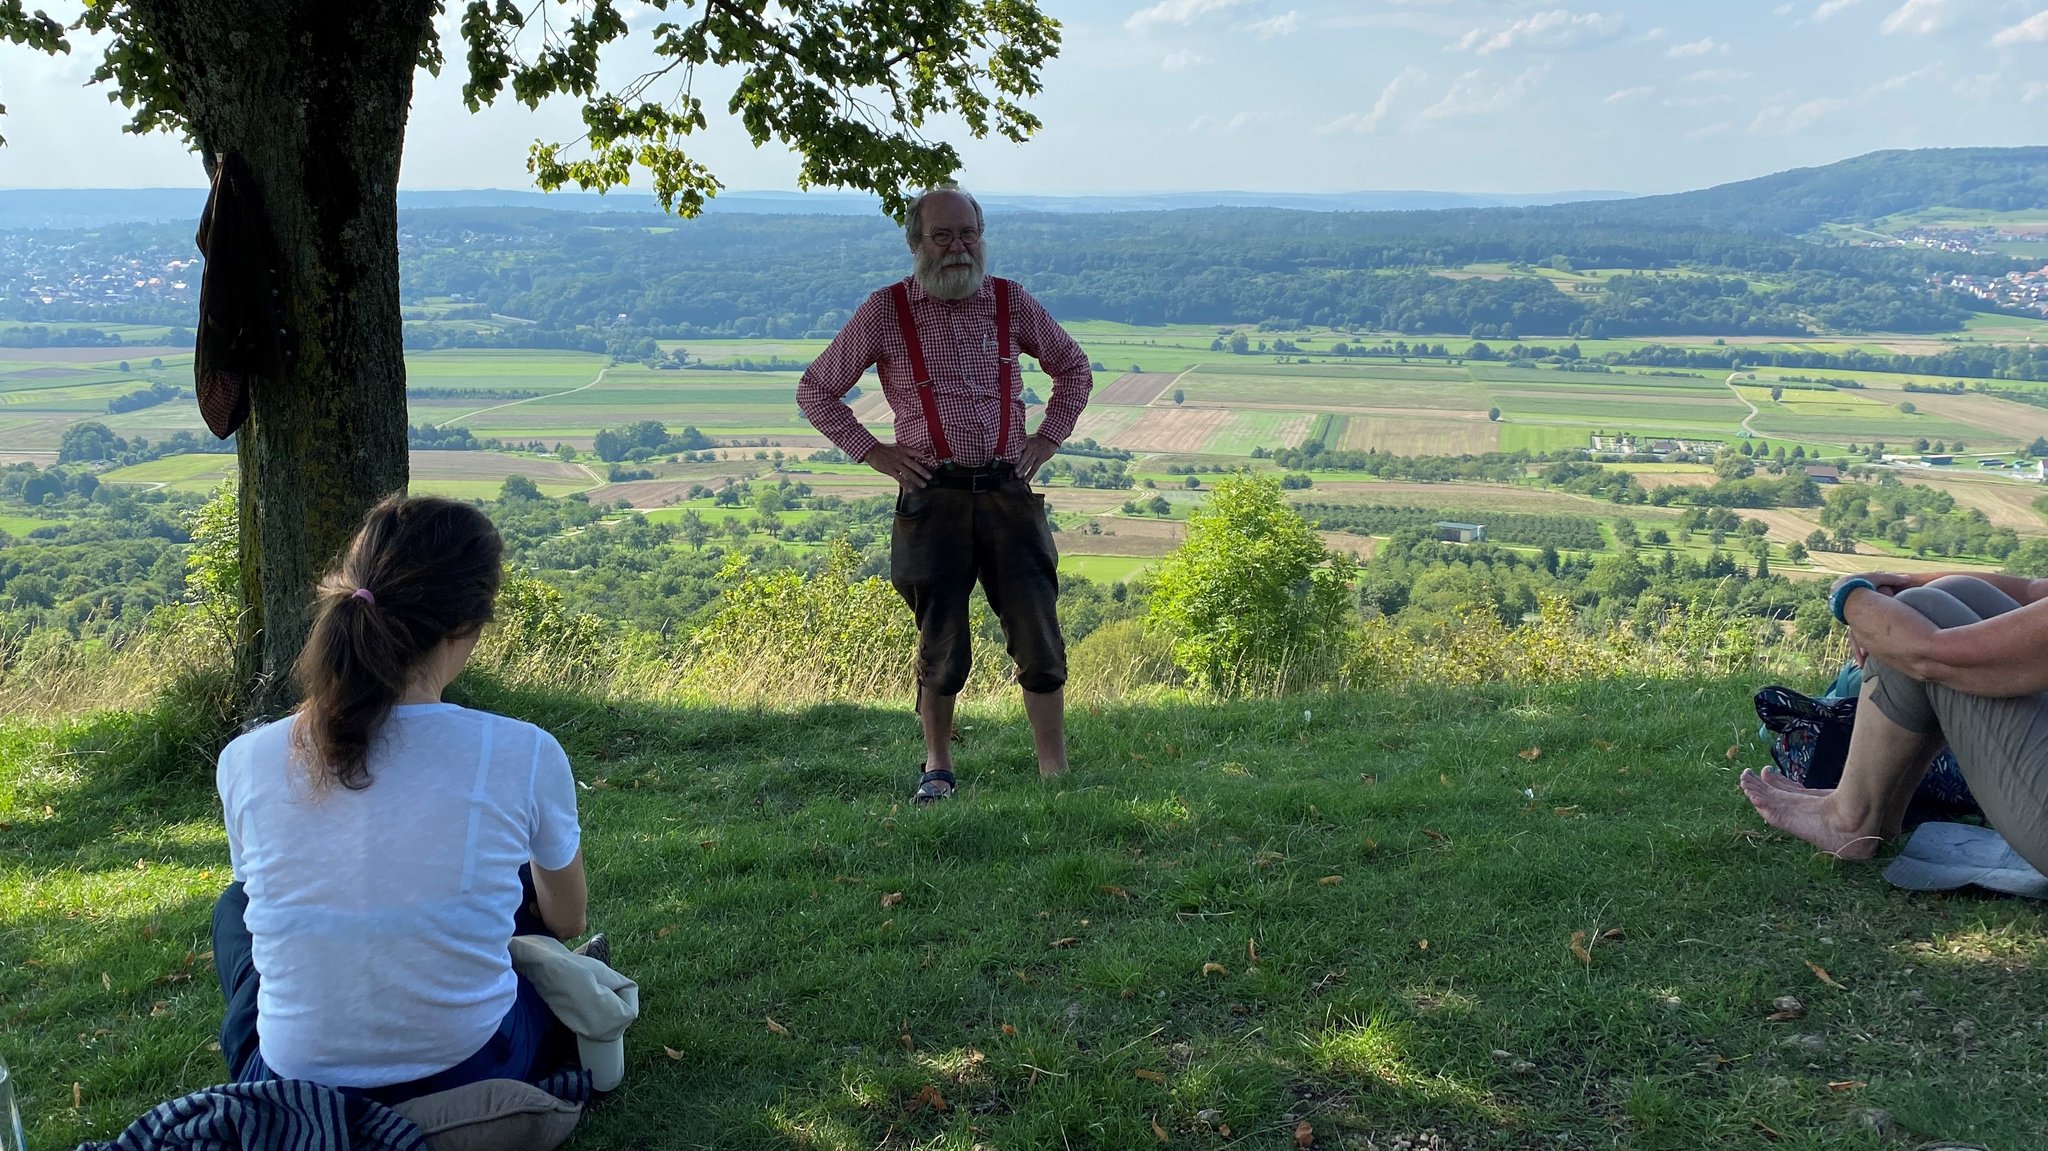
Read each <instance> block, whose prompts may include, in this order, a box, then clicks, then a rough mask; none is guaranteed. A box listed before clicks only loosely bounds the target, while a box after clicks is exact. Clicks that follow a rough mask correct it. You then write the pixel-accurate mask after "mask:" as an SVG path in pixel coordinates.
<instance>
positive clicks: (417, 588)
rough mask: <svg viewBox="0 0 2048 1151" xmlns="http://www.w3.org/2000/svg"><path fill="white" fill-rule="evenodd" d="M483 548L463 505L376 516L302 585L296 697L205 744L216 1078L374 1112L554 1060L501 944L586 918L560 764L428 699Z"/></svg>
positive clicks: (455, 663) (481, 590) (509, 734)
mask: <svg viewBox="0 0 2048 1151" xmlns="http://www.w3.org/2000/svg"><path fill="white" fill-rule="evenodd" d="M502 554H503V545H502V544H501V542H500V541H499V538H498V532H497V529H496V528H495V527H493V526H492V525H491V521H490V520H489V519H487V518H486V517H485V516H484V514H483V513H482V512H480V511H478V510H476V509H475V508H473V507H470V506H468V505H466V504H460V503H456V502H454V501H452V500H444V499H431V498H418V499H412V498H404V497H397V496H394V497H392V498H390V499H387V500H385V501H384V502H383V503H381V504H379V505H377V507H376V508H374V509H372V510H371V512H370V514H369V516H368V518H367V519H366V520H365V521H364V523H363V526H362V528H361V530H360V531H358V532H357V533H356V537H355V540H354V541H353V542H352V543H351V544H350V545H349V548H348V552H347V555H346V556H345V557H344V558H343V559H342V561H341V565H340V568H339V569H338V570H337V571H335V572H333V573H332V574H330V575H329V576H327V578H326V579H324V580H322V581H321V584H320V589H319V605H318V608H317V615H316V616H315V618H314V621H313V628H312V633H311V635H310V636H309V637H308V639H307V642H306V647H305V650H304V653H303V654H302V655H301V656H300V657H299V661H298V664H297V666H296V667H295V668H294V669H293V670H294V675H295V677H296V680H297V683H298V685H299V689H300V691H301V693H302V694H303V697H304V700H305V702H304V704H303V705H302V706H301V707H300V708H299V709H298V711H297V712H296V713H294V714H293V715H291V716H289V717H287V718H285V719H282V720H278V721H276V722H274V723H270V724H267V725H265V726H263V727H260V728H257V729H256V730H254V731H251V732H249V733H247V734H245V735H243V736H241V737H240V738H238V739H236V740H235V741H234V742H232V743H230V744H228V746H227V747H226V749H225V750H223V751H222V752H221V756H220V766H219V773H218V786H219V789H220V797H221V806H222V808H223V809H224V813H225V817H226V822H227V833H228V852H229V856H230V858H231V860H232V862H233V865H234V875H235V882H234V883H232V884H230V885H229V886H228V889H227V891H226V893H225V894H223V895H222V896H221V899H220V902H219V904H218V905H217V906H216V908H215V910H214V923H213V939H214V963H215V968H216V970H217V971H218V972H219V975H220V981H221V991H222V994H223V995H224V997H225V998H226V1000H227V1010H226V1015H225V1018H224V1019H223V1020H222V1023H221V1032H220V1044H221V1054H222V1055H223V1056H224V1057H225V1058H226V1059H227V1062H228V1070H229V1072H230V1074H231V1075H232V1076H233V1077H234V1079H235V1080H236V1081H238V1082H247V1081H251V1080H259V1079H310V1080H313V1081H315V1082H318V1083H321V1084H325V1085H327V1086H330V1087H337V1088H342V1089H346V1090H349V1091H351V1092H352V1093H358V1094H361V1095H363V1096H366V1097H368V1098H371V1099H374V1100H376V1101H378V1102H381V1103H387V1104H393V1103H400V1102H403V1101H405V1100H406V1099H410V1098H413V1097H415V1096H419V1095H425V1094H429V1093H431V1092H435V1091H441V1090H445V1089H447V1088H450V1087H459V1086H461V1085H463V1084H465V1083H471V1082H475V1081H477V1080H482V1079H496V1078H510V1079H523V1080H529V1081H531V1080H533V1079H536V1078H539V1077H541V1076H545V1075H547V1074H549V1073H551V1072H552V1071H554V1070H555V1069H556V1068H557V1067H558V1066H560V1065H561V1063H562V1062H563V1061H564V1058H565V1056H567V1055H568V1053H569V1052H570V1051H573V1044H570V1045H568V1046H567V1047H565V1046H564V1044H567V1043H568V1036H567V1033H566V1030H565V1029H563V1028H562V1026H561V1024H560V1023H559V1022H557V1021H556V1020H555V1018H554V1016H553V1014H552V1013H551V1012H549V1010H548V1007H547V1004H546V1003H544V1002H542V1000H541V998H540V996H539V995H538V994H537V993H535V991H534V989H533V987H532V985H531V984H529V983H527V982H526V981H525V980H524V979H521V978H519V977H518V976H517V975H516V974H515V973H514V971H513V970H512V965H511V960H510V957H509V954H508V944H509V942H510V940H511V938H512V936H513V935H514V934H540V933H546V934H550V935H553V936H555V937H557V938H567V937H569V936H573V935H578V934H581V933H582V931H583V926H584V922H583V921H584V912H585V898H586V896H585V890H584V878H583V853H582V850H581V845H580V838H581V834H580V830H579V828H578V826H577V822H576V783H575V780H574V779H573V778H572V777H571V775H570V772H569V761H568V759H567V757H565V756H564V755H563V753H562V748H561V745H560V744H558V743H556V742H555V739H554V737H553V736H550V735H549V734H548V733H547V732H545V731H542V730H541V729H539V728H537V727H535V726H533V725H532V724H529V723H522V722H520V721H519V720H515V719H508V718H506V717H504V716H500V715H493V714H491V713H490V712H484V711H472V710H470V709H467V708H463V707H458V706H456V705H454V704H450V703H443V702H441V691H442V689H443V688H445V687H447V686H448V684H449V682H450V681H452V680H454V678H455V677H456V674H457V673H459V672H460V671H461V670H462V667H463V664H464V663H465V662H467V661H468V659H469V655H470V652H471V651H472V650H473V649H474V648H475V647H476V641H477V635H478V633H479V632H480V631H481V630H482V628H483V626H484V624H485V623H486V622H488V621H489V620H490V618H491V608H492V602H493V600H494V599H495V598H496V597H497V593H498V582H499V578H500V574H501V571H502V568H501V564H502ZM529 865H530V870H529ZM259 973H260V977H259Z"/></svg>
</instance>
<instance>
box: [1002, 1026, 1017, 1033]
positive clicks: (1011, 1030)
mask: <svg viewBox="0 0 2048 1151" xmlns="http://www.w3.org/2000/svg"><path fill="white" fill-rule="evenodd" d="M1016 1033H1017V1029H1016V1028H1015V1027H1012V1026H1010V1025H1009V1024H1007V1023H1005V1024H1003V1034H1005V1035H1015V1034H1016Z"/></svg>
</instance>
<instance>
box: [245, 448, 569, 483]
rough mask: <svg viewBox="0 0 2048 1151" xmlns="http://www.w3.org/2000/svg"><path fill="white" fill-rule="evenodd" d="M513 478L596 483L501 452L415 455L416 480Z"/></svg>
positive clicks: (557, 465) (558, 466)
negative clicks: (514, 476) (517, 476)
mask: <svg viewBox="0 0 2048 1151" xmlns="http://www.w3.org/2000/svg"><path fill="white" fill-rule="evenodd" d="M230 458H232V457H230ZM511 475H521V476H525V477H526V478H528V479H530V480H533V481H534V482H535V483H540V482H542V481H548V480H551V481H554V482H556V483H570V484H588V483H591V482H592V480H591V476H590V472H589V471H587V470H586V469H584V468H582V467H580V466H578V465H576V464H565V463H563V462H562V461H560V460H541V459H534V458H533V457H531V456H508V455H505V454H503V453H501V452H413V453H412V477H413V478H414V479H416V480H503V479H504V478H505V477H506V476H511Z"/></svg>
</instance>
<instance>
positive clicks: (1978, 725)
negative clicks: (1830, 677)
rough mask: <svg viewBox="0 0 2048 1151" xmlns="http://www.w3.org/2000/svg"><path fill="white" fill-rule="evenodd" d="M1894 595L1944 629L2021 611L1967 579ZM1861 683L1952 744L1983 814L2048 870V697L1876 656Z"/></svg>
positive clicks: (1898, 715) (1911, 726)
mask: <svg viewBox="0 0 2048 1151" xmlns="http://www.w3.org/2000/svg"><path fill="white" fill-rule="evenodd" d="M1897 598H1898V601H1899V602H1900V603H1903V604H1906V605H1908V606H1910V607H1912V608H1913V609H1914V610H1915V611H1917V612H1919V613H1920V614H1921V615H1924V616H1926V617H1927V618H1928V619H1929V620H1932V621H1933V622H1934V625H1935V626H1936V627H1939V628H1952V627H1964V626H1966V625H1968V624H1973V623H1981V622H1983V621H1984V620H1987V619H1990V618H1992V617H1993V616H1998V615H2003V614H2005V613H2006V612H2009V611H2013V610H2015V609H2016V608H2018V607H2019V606H2020V605H2019V604H2018V603H2017V602H2016V601H2015V600H2014V599H2013V598H2012V597H2011V596H2009V595H2006V594H2005V593H2004V592H2002V591H2000V590H1998V589H1997V588H1995V587H1993V586H1991V585H1990V584H1988V583H1985V582H1984V581H1983V580H1980V579H1976V578H1973V577H1970V576H1944V577H1942V578H1941V579H1938V580H1935V581H1934V582H1933V583H1931V584H1928V585H1926V586H1925V587H1916V588H1907V589H1906V590H1905V591H1902V592H1900V593H1899V594H1898V597H1897ZM1863 678H1864V679H1865V680H1866V681H1872V687H1871V690H1870V702H1871V703H1873V704H1875V705H1876V706H1877V709H1878V710H1879V711H1882V712H1883V713H1884V714H1885V715H1886V717H1888V718H1889V719H1890V720H1891V721H1892V722H1893V723H1896V724H1898V725H1899V726H1900V727H1903V728H1905V729H1906V730H1907V731H1912V732H1918V733H1920V734H1922V735H1935V734H1939V735H1941V736H1942V737H1943V738H1945V739H1947V740H1948V744H1949V747H1950V748H1952V749H1953V750H1954V751H1955V753H1956V764H1957V766H1959V767H1961V768H1962V769H1963V779H1964V780H1966V781H1968V783H1969V785H1970V794H1972V795H1974V796H1976V797H1977V802H1978V804H1979V805H1981V806H1982V807H1983V808H1984V817H1985V818H1986V819H1987V820H1989V821H1990V823H1991V825H1992V826H1993V827H1995V828H1997V829H1998V832H1999V834H2000V835H2003V836H2004V837H2005V840H2006V842H2007V843H2010V844H2012V847H2013V850H2014V851H2017V852H2019V854H2020V856H2021V858H2023V859H2025V860H2026V861H2027V862H2028V863H2031V864H2033V865H2034V866H2035V867H2036V868H2037V869H2039V870H2042V871H2044V872H2048V692H2036V693H2034V694H2032V695H2018V696H2010V697H2005V698H1992V697H1989V696H1981V695H1970V694H1969V693H1967V692H1962V691H1957V690H1956V689H1955V688H1952V687H1945V686H1943V685H1941V684H1938V683H1929V682H1927V681H1925V680H1918V679H1914V678H1913V677H1912V676H1909V675H1907V674H1905V673H1904V672H1902V671H1898V670H1895V669H1893V668H1890V667H1887V666H1885V664H1884V661H1882V660H1880V659H1878V658H1877V657H1876V656H1872V657H1871V658H1870V659H1869V660H1868V661H1866V662H1865V663H1864V665H1863Z"/></svg>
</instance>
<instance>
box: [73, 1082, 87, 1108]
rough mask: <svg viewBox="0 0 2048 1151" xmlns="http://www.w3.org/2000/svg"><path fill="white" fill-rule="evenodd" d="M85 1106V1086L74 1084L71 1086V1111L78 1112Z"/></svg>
mask: <svg viewBox="0 0 2048 1151" xmlns="http://www.w3.org/2000/svg"><path fill="white" fill-rule="evenodd" d="M83 1106H85V1084H83V1083H73V1084H72V1085H71V1109H72V1110H73V1111H76V1110H78V1109H79V1108H80V1107H83Z"/></svg>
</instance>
